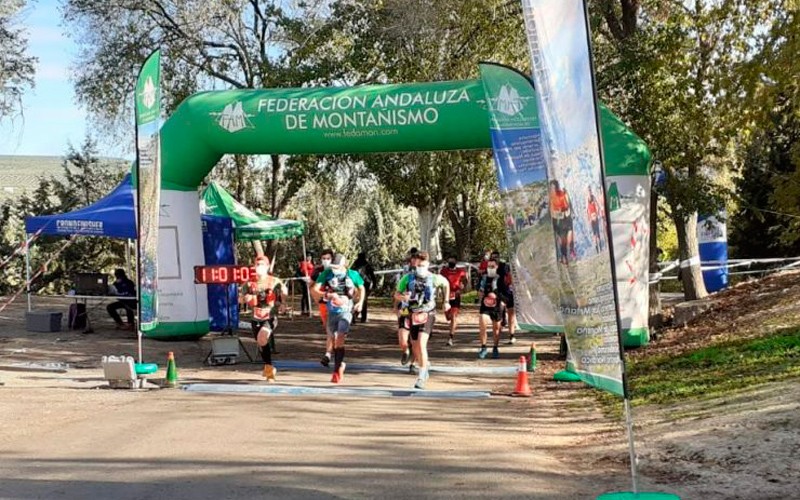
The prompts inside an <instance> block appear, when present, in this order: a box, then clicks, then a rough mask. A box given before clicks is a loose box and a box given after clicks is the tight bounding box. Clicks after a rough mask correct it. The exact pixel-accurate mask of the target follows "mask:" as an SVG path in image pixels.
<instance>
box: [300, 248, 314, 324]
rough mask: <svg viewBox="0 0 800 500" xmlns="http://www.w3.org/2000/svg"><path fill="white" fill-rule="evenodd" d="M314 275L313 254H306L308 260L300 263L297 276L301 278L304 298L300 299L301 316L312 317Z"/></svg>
mask: <svg viewBox="0 0 800 500" xmlns="http://www.w3.org/2000/svg"><path fill="white" fill-rule="evenodd" d="M312 274H314V260H313V255H311V252H309V253H307V254H306V258H305V259H303V260H301V261H300V265H299V266H298V269H297V276H298V277H299V278H300V282H301V286H300V290H301V292H302V297H301V299H300V314H304V315H306V316H311V294H310V293H309V292H310V290H311V275H312Z"/></svg>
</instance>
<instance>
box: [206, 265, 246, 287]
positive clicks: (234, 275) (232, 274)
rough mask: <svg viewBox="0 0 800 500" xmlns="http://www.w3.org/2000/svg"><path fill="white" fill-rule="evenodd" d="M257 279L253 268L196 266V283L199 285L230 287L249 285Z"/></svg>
mask: <svg viewBox="0 0 800 500" xmlns="http://www.w3.org/2000/svg"><path fill="white" fill-rule="evenodd" d="M255 277H256V270H255V268H254V267H253V266H241V265H222V264H220V265H211V266H194V282H195V283H197V284H198V285H201V284H206V285H229V284H232V283H238V284H242V283H248V282H250V281H253V280H254V279H255Z"/></svg>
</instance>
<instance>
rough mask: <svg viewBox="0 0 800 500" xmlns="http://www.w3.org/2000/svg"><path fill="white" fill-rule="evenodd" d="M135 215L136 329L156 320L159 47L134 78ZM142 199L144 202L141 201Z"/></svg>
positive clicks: (144, 328) (146, 328)
mask: <svg viewBox="0 0 800 500" xmlns="http://www.w3.org/2000/svg"><path fill="white" fill-rule="evenodd" d="M135 109H136V198H137V200H136V201H137V203H136V215H137V223H138V230H139V231H138V233H139V237H138V238H137V240H136V242H137V245H138V248H137V250H138V252H137V253H138V255H137V257H138V263H139V276H138V279H139V286H138V289H139V329H140V331H142V332H145V331H149V330H152V329H154V328H155V327H156V325H157V323H158V295H157V290H158V226H159V224H158V215H159V209H160V207H161V202H160V196H159V195H160V192H161V189H160V188H161V140H160V137H159V129H160V126H161V51H160V50H156V51H155V52H153V53H152V54H151V55H150V57H148V58H147V60H146V61H145V62H144V65H142V69H141V71H140V72H139V78H138V79H137V80H136V108H135ZM143 200H145V203H142V201H143Z"/></svg>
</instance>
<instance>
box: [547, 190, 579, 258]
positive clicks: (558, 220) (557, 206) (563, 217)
mask: <svg viewBox="0 0 800 500" xmlns="http://www.w3.org/2000/svg"><path fill="white" fill-rule="evenodd" d="M550 217H551V218H552V219H553V230H554V231H555V234H556V240H557V242H558V244H557V245H556V247H557V249H558V261H559V263H561V264H568V263H569V258H570V257H571V258H572V259H573V260H574V259H576V258H577V254H576V252H575V239H574V235H573V232H572V203H571V202H570V199H569V194H568V193H567V189H566V188H564V189H561V187H560V185H559V182H558V181H556V180H552V181H550ZM567 251H569V257H568V255H567Z"/></svg>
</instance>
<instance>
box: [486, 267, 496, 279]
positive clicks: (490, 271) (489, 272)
mask: <svg viewBox="0 0 800 500" xmlns="http://www.w3.org/2000/svg"><path fill="white" fill-rule="evenodd" d="M486 275H487V276H489V277H490V278H494V277H495V276H497V268H494V267H490V268H488V269H486Z"/></svg>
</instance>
